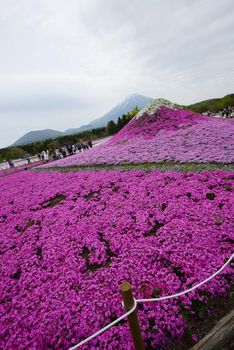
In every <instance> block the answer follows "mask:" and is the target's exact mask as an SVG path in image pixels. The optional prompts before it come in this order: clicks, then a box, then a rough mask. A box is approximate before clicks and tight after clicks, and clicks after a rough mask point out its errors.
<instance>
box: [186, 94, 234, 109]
mask: <svg viewBox="0 0 234 350" xmlns="http://www.w3.org/2000/svg"><path fill="white" fill-rule="evenodd" d="M228 106H233V107H234V94H230V95H226V96H224V97H222V98H212V99H210V100H205V101H201V102H198V103H194V104H192V105H189V106H187V108H189V109H191V110H192V111H194V112H197V113H203V112H207V111H210V112H213V113H217V112H219V111H220V110H222V109H224V108H225V107H228Z"/></svg>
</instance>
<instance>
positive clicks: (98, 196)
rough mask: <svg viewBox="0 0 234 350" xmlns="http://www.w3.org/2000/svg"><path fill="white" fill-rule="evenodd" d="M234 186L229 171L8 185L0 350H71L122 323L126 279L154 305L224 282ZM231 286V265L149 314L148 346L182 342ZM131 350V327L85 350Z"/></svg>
mask: <svg viewBox="0 0 234 350" xmlns="http://www.w3.org/2000/svg"><path fill="white" fill-rule="evenodd" d="M233 186H234V173H231V172H229V173H225V172H223V171H216V172H204V173H178V172H177V173H173V172H168V173H160V172H156V171H154V172H152V173H145V172H143V171H131V172H118V171H113V172H90V173H67V174H64V173H56V172H54V173H45V172H42V173H33V172H31V171H28V172H24V173H19V174H17V175H13V176H9V177H5V178H1V179H0V200H1V209H0V254H1V255H0V262H1V270H0V271H1V282H0V290H1V293H0V298H1V300H0V348H1V349H9V350H11V349H12V350H13V349H19V350H21V349H32V350H46V349H68V348H69V347H70V346H72V345H74V344H76V343H77V342H79V341H81V340H83V339H84V338H86V337H88V336H89V335H91V334H92V333H93V332H95V331H97V330H99V329H100V328H102V327H103V326H104V325H106V324H107V323H109V322H111V321H112V320H114V319H115V318H117V317H118V316H120V315H121V314H123V308H122V305H121V296H120V292H119V285H120V283H121V282H122V281H123V280H127V281H129V282H130V283H131V284H132V286H133V290H134V295H135V297H136V298H142V297H144V298H149V297H152V296H162V295H168V294H171V293H175V292H179V291H182V290H184V289H185V288H189V287H191V286H192V285H194V284H196V283H198V282H200V281H202V280H203V279H205V278H206V277H208V276H209V275H210V274H212V273H214V272H215V271H216V270H217V269H218V268H219V267H220V266H221V265H222V264H223V263H224V262H225V261H226V260H227V258H228V257H229V256H230V255H231V253H232V249H233V239H234V233H233V223H234V222H233V218H234V210H233V202H234V195H233ZM232 278H233V270H232V268H231V266H229V267H227V268H225V270H224V271H223V272H222V273H221V274H220V275H219V276H218V277H216V278H215V279H213V280H212V281H210V282H209V283H207V284H206V285H204V286H202V287H201V288H200V289H199V290H197V291H196V292H192V293H190V294H188V295H187V296H184V297H181V298H179V299H173V300H170V301H164V302H155V303H146V304H142V305H140V306H139V309H138V315H139V318H140V323H141V327H142V330H143V336H144V339H145V342H146V344H147V346H149V348H150V347H151V348H156V347H157V346H159V347H160V348H162V349H163V348H166V347H168V346H170V345H171V344H172V343H174V342H176V341H177V340H179V339H180V338H181V337H182V336H183V334H184V332H185V329H186V320H185V319H184V317H183V312H184V311H185V310H187V311H186V312H187V313H190V314H191V315H193V312H194V303H195V304H196V303H198V302H202V303H203V304H205V303H206V302H207V300H208V299H209V298H211V297H212V296H213V297H216V296H225V295H226V293H227V292H228V290H229V283H230V280H231V279H232ZM191 319H193V318H192V316H191ZM193 337H194V335H193ZM123 348H124V349H125V350H127V349H132V342H131V337H130V334H129V328H128V325H127V321H126V320H125V321H123V322H121V323H119V324H118V325H117V326H116V327H112V328H111V329H110V330H108V331H107V332H105V333H103V334H102V335H100V336H99V337H97V338H96V339H94V340H92V341H91V342H90V343H88V344H87V345H84V346H83V348H82V349H93V350H94V349H109V350H111V349H113V350H116V349H123Z"/></svg>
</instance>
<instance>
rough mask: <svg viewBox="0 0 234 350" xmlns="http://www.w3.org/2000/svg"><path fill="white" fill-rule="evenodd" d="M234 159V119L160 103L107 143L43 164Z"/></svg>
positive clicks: (227, 161)
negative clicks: (156, 107) (153, 110)
mask: <svg viewBox="0 0 234 350" xmlns="http://www.w3.org/2000/svg"><path fill="white" fill-rule="evenodd" d="M163 161H172V162H181V163H184V162H196V163H205V162H218V163H232V162H234V121H232V120H227V119H222V118H214V117H207V116H202V115H199V114H196V113H193V112H191V111H186V110H182V109H176V110H171V109H169V108H167V107H160V109H159V110H158V111H157V113H156V114H155V115H150V116H149V115H143V116H142V117H140V118H139V119H133V120H132V121H130V122H129V123H128V124H127V125H126V126H125V127H124V128H123V129H122V130H121V131H120V132H119V133H118V134H117V135H115V136H114V137H113V138H112V139H110V140H109V141H108V142H107V143H105V144H103V145H100V146H98V147H96V148H94V149H91V150H88V151H87V152H84V153H81V154H80V153H79V154H76V155H74V156H72V157H69V158H65V159H61V160H58V161H55V162H52V163H51V164H48V165H45V166H44V167H52V166H53V167H56V166H61V167H63V166H65V167H66V166H75V165H90V164H120V163H129V162H130V163H145V162H163Z"/></svg>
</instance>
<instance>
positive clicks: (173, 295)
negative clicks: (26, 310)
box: [69, 253, 234, 350]
mask: <svg viewBox="0 0 234 350" xmlns="http://www.w3.org/2000/svg"><path fill="white" fill-rule="evenodd" d="M233 257H234V253H233V254H232V255H231V256H230V258H229V259H228V260H227V261H226V262H225V264H223V266H222V267H221V268H220V269H219V270H217V271H216V272H215V273H213V274H212V275H211V276H209V277H208V278H206V279H205V280H204V281H202V282H200V283H198V284H196V285H195V286H193V287H191V288H189V289H186V290H185V291H183V292H180V293H176V294H171V295H166V296H164V297H160V298H150V299H135V298H134V305H133V307H132V309H131V310H129V311H128V312H126V313H125V314H123V315H122V316H120V317H119V318H117V319H116V320H115V321H113V322H111V323H109V324H108V325H106V326H105V327H103V328H102V329H100V330H99V331H97V332H96V333H94V334H93V335H91V336H90V337H88V338H86V339H84V340H83V341H81V342H80V343H78V344H76V345H74V346H72V347H71V348H69V350H75V349H77V348H79V347H80V346H82V345H84V344H85V343H87V342H88V341H90V340H91V339H93V338H95V337H97V336H98V335H100V334H101V333H103V332H105V331H107V330H108V329H109V328H111V327H113V326H115V325H116V324H117V323H118V322H120V321H122V320H123V319H124V318H125V317H127V316H129V315H130V314H131V313H132V312H133V311H135V310H136V307H137V303H145V302H150V301H162V300H166V299H172V298H177V297H179V296H181V295H185V294H187V293H189V292H192V291H193V290H195V289H197V288H199V287H201V286H202V285H203V284H205V283H207V282H208V281H210V280H211V279H212V278H214V277H215V276H217V275H218V274H219V273H220V272H221V271H223V269H224V268H225V267H226V266H227V265H228V264H229V263H230V262H231V261H232V259H233Z"/></svg>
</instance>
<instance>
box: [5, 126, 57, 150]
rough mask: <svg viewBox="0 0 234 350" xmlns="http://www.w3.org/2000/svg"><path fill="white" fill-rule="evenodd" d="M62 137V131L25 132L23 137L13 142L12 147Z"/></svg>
mask: <svg viewBox="0 0 234 350" xmlns="http://www.w3.org/2000/svg"><path fill="white" fill-rule="evenodd" d="M62 135H63V132H62V131H58V130H53V129H43V130H35V131H29V132H27V134H25V135H23V136H22V137H20V138H19V139H18V140H17V141H15V142H14V143H13V144H12V146H21V145H26V144H28V143H32V142H36V141H43V140H47V139H52V138H55V137H58V136H62Z"/></svg>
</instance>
